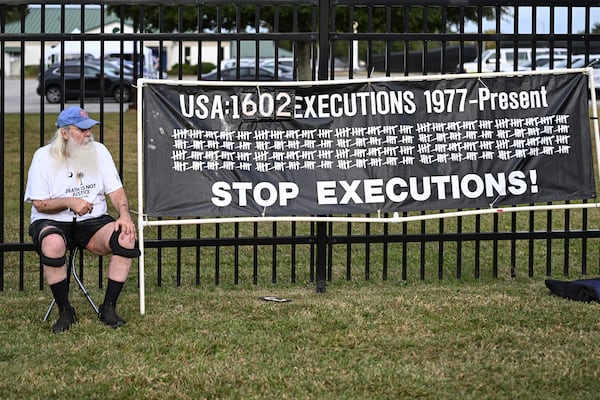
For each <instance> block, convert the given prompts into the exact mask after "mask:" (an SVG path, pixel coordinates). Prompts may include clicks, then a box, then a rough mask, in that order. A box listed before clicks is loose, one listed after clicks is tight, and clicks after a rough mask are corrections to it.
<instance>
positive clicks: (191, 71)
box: [169, 62, 215, 75]
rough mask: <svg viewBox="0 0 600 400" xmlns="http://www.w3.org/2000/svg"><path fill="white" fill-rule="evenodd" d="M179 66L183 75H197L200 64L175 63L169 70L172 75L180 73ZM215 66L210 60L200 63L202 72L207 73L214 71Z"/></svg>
mask: <svg viewBox="0 0 600 400" xmlns="http://www.w3.org/2000/svg"><path fill="white" fill-rule="evenodd" d="M179 68H181V73H182V74H183V75H197V74H198V64H195V65H190V64H181V65H180V64H175V65H173V68H171V71H170V72H169V73H170V74H172V75H178V74H179ZM214 68H215V64H213V63H209V62H203V63H202V64H200V73H201V74H205V73H207V72H210V71H212V70H213V69H214Z"/></svg>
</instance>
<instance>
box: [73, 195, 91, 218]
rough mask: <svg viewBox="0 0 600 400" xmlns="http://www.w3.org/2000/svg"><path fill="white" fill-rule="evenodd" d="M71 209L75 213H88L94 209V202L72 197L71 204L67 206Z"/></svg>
mask: <svg viewBox="0 0 600 400" xmlns="http://www.w3.org/2000/svg"><path fill="white" fill-rule="evenodd" d="M69 208H70V209H71V211H73V212H74V213H75V214H77V215H80V216H81V215H84V214H90V213H91V212H92V210H93V209H94V204H93V203H90V202H89V201H86V200H84V199H80V198H77V197H73V199H72V205H71V207H69Z"/></svg>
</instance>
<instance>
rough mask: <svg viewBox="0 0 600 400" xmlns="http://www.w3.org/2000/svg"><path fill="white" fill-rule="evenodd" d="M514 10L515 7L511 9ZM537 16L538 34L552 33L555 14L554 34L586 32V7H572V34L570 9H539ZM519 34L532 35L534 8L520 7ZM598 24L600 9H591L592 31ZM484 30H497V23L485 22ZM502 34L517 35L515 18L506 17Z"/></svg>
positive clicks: (469, 27)
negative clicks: (569, 27)
mask: <svg viewBox="0 0 600 400" xmlns="http://www.w3.org/2000/svg"><path fill="white" fill-rule="evenodd" d="M510 9H514V7H510ZM536 11H537V15H536V33H551V32H550V15H551V13H554V33H558V34H561V33H578V32H583V31H584V30H585V28H586V27H585V7H572V8H571V11H572V18H571V20H572V21H573V22H572V23H573V25H572V32H569V31H568V8H567V7H554V8H553V9H552V10H551V8H550V7H537V10H536ZM518 22H519V24H518V30H519V31H518V33H525V34H527V33H532V32H533V24H532V8H531V7H519V20H518ZM596 23H600V7H590V26H589V29H590V30H591V29H592V28H593V27H594V25H595V24H596ZM483 28H484V30H488V29H490V30H494V29H495V28H496V22H495V21H484V23H483ZM500 29H501V32H499V33H515V29H514V22H513V18H512V17H510V16H505V17H504V18H503V20H502V23H501V28H500ZM465 32H477V25H476V24H474V23H469V24H468V25H466V26H465Z"/></svg>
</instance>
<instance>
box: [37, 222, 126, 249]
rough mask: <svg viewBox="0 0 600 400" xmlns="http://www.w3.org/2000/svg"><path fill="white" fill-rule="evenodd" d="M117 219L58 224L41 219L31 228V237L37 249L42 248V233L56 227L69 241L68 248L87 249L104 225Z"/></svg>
mask: <svg viewBox="0 0 600 400" xmlns="http://www.w3.org/2000/svg"><path fill="white" fill-rule="evenodd" d="M114 221H115V219H114V218H113V217H111V216H110V215H108V214H106V215H102V216H100V217H98V218H91V219H87V220H85V221H80V222H75V223H73V222H58V221H53V220H51V219H39V220H37V221H35V222H33V223H32V224H31V225H30V226H29V235H31V239H32V240H33V243H34V244H35V246H36V248H38V249H39V248H40V244H39V243H38V238H39V236H40V232H41V231H42V229H44V228H45V227H47V226H54V227H56V228H58V229H60V230H61V231H62V232H63V234H64V235H65V238H66V239H67V247H68V248H70V249H72V248H74V247H80V248H83V249H84V248H85V247H86V246H87V244H88V243H89V241H90V239H91V238H92V236H94V234H95V233H96V232H98V230H99V229H100V228H102V227H103V226H104V225H106V224H109V223H111V222H114Z"/></svg>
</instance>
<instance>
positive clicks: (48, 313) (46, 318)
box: [42, 299, 56, 322]
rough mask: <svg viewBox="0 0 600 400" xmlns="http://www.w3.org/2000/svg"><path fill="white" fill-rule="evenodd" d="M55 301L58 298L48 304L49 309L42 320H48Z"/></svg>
mask: <svg viewBox="0 0 600 400" xmlns="http://www.w3.org/2000/svg"><path fill="white" fill-rule="evenodd" d="M55 303H56V300H54V299H52V302H50V305H49V306H48V311H46V315H44V319H43V320H42V321H44V322H46V321H47V320H48V317H49V316H50V313H51V312H52V307H54V304H55Z"/></svg>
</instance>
